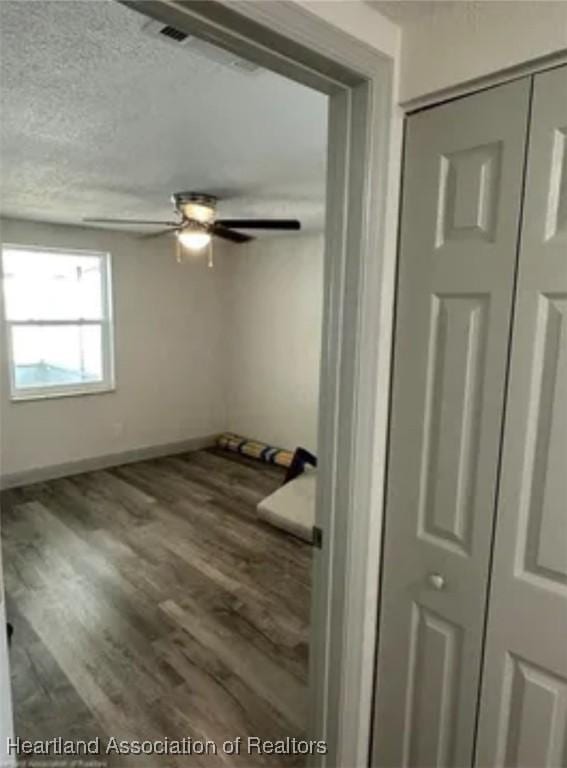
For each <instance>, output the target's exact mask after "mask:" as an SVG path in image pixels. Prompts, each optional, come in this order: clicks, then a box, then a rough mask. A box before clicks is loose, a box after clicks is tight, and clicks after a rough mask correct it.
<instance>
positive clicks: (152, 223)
mask: <svg viewBox="0 0 567 768" xmlns="http://www.w3.org/2000/svg"><path fill="white" fill-rule="evenodd" d="M83 221H84V222H85V223H87V224H136V225H137V224H147V225H148V226H152V227H177V226H178V225H179V222H177V221H150V220H149V219H91V218H86V219H83Z"/></svg>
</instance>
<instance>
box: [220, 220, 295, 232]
mask: <svg viewBox="0 0 567 768" xmlns="http://www.w3.org/2000/svg"><path fill="white" fill-rule="evenodd" d="M217 224H221V225H222V226H223V227H231V228H234V229H287V230H294V231H297V230H298V229H301V223H300V222H299V221H298V220H297V219H217Z"/></svg>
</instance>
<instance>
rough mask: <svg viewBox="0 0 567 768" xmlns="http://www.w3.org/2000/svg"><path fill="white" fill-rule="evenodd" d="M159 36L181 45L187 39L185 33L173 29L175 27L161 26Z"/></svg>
mask: <svg viewBox="0 0 567 768" xmlns="http://www.w3.org/2000/svg"><path fill="white" fill-rule="evenodd" d="M159 34H160V35H163V36H164V37H169V38H171V40H176V41H177V42H178V43H182V42H183V41H184V40H187V38H188V37H189V35H188V34H187V33H186V32H182V31H181V30H180V29H175V27H170V26H165V27H162V26H161V24H160V30H159Z"/></svg>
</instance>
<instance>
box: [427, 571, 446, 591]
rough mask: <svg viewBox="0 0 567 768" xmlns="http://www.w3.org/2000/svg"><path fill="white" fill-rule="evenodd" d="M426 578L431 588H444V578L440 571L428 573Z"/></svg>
mask: <svg viewBox="0 0 567 768" xmlns="http://www.w3.org/2000/svg"><path fill="white" fill-rule="evenodd" d="M427 580H428V582H429V585H430V586H431V587H433V589H445V579H444V578H443V576H441V574H440V573H430V574H429V576H428V577H427Z"/></svg>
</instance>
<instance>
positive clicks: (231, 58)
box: [142, 19, 260, 74]
mask: <svg viewBox="0 0 567 768" xmlns="http://www.w3.org/2000/svg"><path fill="white" fill-rule="evenodd" d="M142 29H143V31H144V32H145V33H146V34H147V35H149V36H150V37H153V38H158V39H160V40H163V41H165V42H166V43H171V44H172V45H175V46H177V47H183V48H186V49H187V51H188V52H189V53H193V54H195V56H199V57H201V58H203V59H208V60H209V61H213V62H214V63H215V64H220V65H221V66H223V67H229V68H230V69H237V70H239V71H240V72H245V73H248V74H252V73H253V72H257V71H258V70H259V69H260V67H258V66H257V65H256V64H252V62H250V61H246V60H245V59H241V58H239V57H238V56H236V55H235V54H233V53H230V52H229V51H225V50H224V49H223V48H217V46H216V45H212V44H211V43H207V42H205V41H204V40H200V39H199V38H198V37H193V36H192V35H188V34H187V33H186V32H182V31H181V30H180V29H176V28H175V27H172V26H170V25H169V24H163V22H161V21H154V20H153V19H152V20H151V21H148V22H147V23H146V24H144V26H143V27H142Z"/></svg>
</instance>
